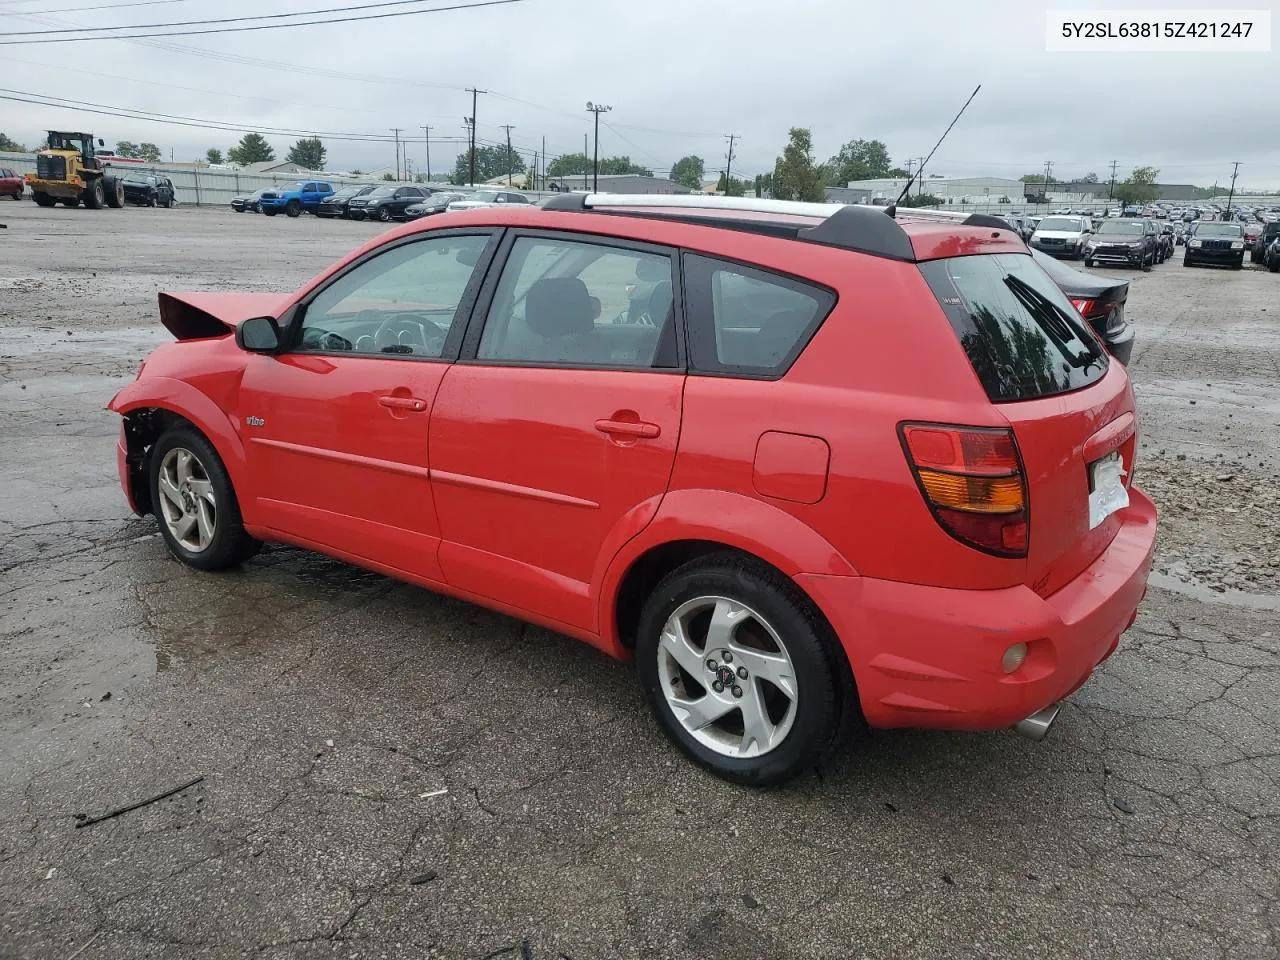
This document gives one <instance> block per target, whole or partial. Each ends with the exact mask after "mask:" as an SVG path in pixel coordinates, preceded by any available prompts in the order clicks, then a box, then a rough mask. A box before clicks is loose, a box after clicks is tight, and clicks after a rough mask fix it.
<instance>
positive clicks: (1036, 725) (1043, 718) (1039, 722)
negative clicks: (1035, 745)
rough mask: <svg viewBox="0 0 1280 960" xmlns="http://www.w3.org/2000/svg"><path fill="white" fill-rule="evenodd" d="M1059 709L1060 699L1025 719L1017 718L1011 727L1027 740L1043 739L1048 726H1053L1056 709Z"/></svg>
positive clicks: (1060, 706)
mask: <svg viewBox="0 0 1280 960" xmlns="http://www.w3.org/2000/svg"><path fill="white" fill-rule="evenodd" d="M1061 709H1062V701H1058V702H1057V703H1051V704H1049V706H1047V707H1045V708H1044V709H1043V710H1037V711H1036V712H1035V713H1033V714H1032V715H1031V716H1029V717H1027V718H1026V719H1025V720H1019V721H1018V722H1017V723H1016V724H1014V727H1013V729H1014V730H1016V731H1017V732H1018V733H1020V734H1022V735H1023V736H1024V737H1026V738H1028V739H1029V740H1043V739H1044V738H1045V736H1046V735H1047V734H1048V733H1049V728H1050V727H1051V726H1053V721H1054V720H1056V719H1057V718H1058V711H1059V710H1061Z"/></svg>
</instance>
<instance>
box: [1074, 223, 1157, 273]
mask: <svg viewBox="0 0 1280 960" xmlns="http://www.w3.org/2000/svg"><path fill="white" fill-rule="evenodd" d="M1155 262H1156V238H1155V234H1154V233H1152V232H1151V230H1150V224H1148V223H1147V222H1145V221H1142V220H1134V219H1132V218H1128V217H1126V218H1121V219H1118V220H1104V221H1103V222H1102V223H1100V224H1098V229H1097V231H1096V232H1095V233H1094V234H1093V236H1092V237H1091V238H1090V239H1089V242H1088V243H1086V244H1085V247H1084V265H1085V266H1086V267H1092V266H1093V265H1094V264H1095V263H1103V264H1105V263H1121V264H1126V265H1128V266H1131V267H1141V268H1142V269H1143V270H1150V269H1151V267H1152V265H1153V264H1154V263H1155Z"/></svg>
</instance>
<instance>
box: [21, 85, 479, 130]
mask: <svg viewBox="0 0 1280 960" xmlns="http://www.w3.org/2000/svg"><path fill="white" fill-rule="evenodd" d="M0 100H10V101H13V102H16V103H28V104H34V105H35V106H40V107H54V108H57V109H64V110H72V111H79V112H82V113H93V114H98V115H101V116H108V117H117V118H120V119H126V120H149V121H151V122H153V123H163V124H170V125H173V126H180V127H196V128H198V129H202V130H221V131H224V132H229V133H260V134H263V135H266V136H276V137H311V136H316V137H324V138H325V139H328V140H351V141H358V142H361V143H391V142H393V137H391V136H390V135H388V134H362V133H343V132H333V131H325V130H298V129H291V128H287V127H264V126H259V125H257V124H240V123H227V122H225V121H221V120H203V119H200V118H198V117H185V116H177V115H171V114H163V113H154V112H152V111H148V110H137V109H135V108H133V107H117V106H111V105H108V104H103V103H91V102H89V101H85V100H69V99H67V98H65V97H54V96H50V95H47V94H33V93H27V92H26V91H22V90H9V89H8V88H4V87H0ZM442 140H443V141H445V142H449V143H463V142H464V141H463V139H462V138H461V137H452V138H440V137H437V138H436V141H437V142H441V141H442Z"/></svg>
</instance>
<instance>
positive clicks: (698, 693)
mask: <svg viewBox="0 0 1280 960" xmlns="http://www.w3.org/2000/svg"><path fill="white" fill-rule="evenodd" d="M658 681H659V683H660V684H661V686H662V693H663V695H664V696H665V697H666V699H667V705H668V706H670V707H671V711H672V713H673V714H674V715H675V717H676V719H677V720H678V721H679V722H680V724H681V726H683V727H684V728H685V730H687V731H688V732H689V734H690V735H691V736H692V737H693V738H694V739H695V740H697V741H698V742H699V743H700V744H702V745H703V746H704V747H707V748H708V749H710V750H714V751H715V752H716V753H719V754H721V755H723V756H726V757H739V758H750V757H759V756H762V755H764V754H766V753H768V752H769V751H770V750H773V749H774V748H775V747H777V746H778V745H780V744H781V743H782V741H783V740H785V739H786V737H787V734H788V733H789V732H790V731H791V726H792V724H793V723H794V722H795V717H796V705H797V702H798V697H797V690H796V676H795V667H794V666H793V665H792V663H791V657H790V655H789V654H788V653H787V648H786V645H785V644H784V643H783V642H782V638H781V637H779V636H778V632H777V631H776V630H775V629H774V628H773V627H772V626H771V625H770V624H769V622H768V621H767V620H765V618H764V617H762V616H761V615H760V614H759V613H757V612H756V611H755V610H752V609H751V608H750V607H748V606H747V605H746V604H744V603H741V602H739V601H737V600H731V599H729V598H728V597H717V596H707V597H696V598H694V599H692V600H688V601H686V602H685V603H682V604H681V605H680V606H679V607H677V608H676V610H675V611H674V612H673V613H672V614H671V616H670V617H668V618H667V622H666V625H665V626H664V627H663V628H662V637H661V638H660V640H659V642H658ZM691 681H692V682H691Z"/></svg>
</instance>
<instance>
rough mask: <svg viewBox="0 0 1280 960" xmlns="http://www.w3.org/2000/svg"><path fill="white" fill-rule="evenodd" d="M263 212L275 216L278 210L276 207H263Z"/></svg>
mask: <svg viewBox="0 0 1280 960" xmlns="http://www.w3.org/2000/svg"><path fill="white" fill-rule="evenodd" d="M262 214H263V216H267V217H274V216H275V215H276V211H275V208H274V207H263V208H262Z"/></svg>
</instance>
